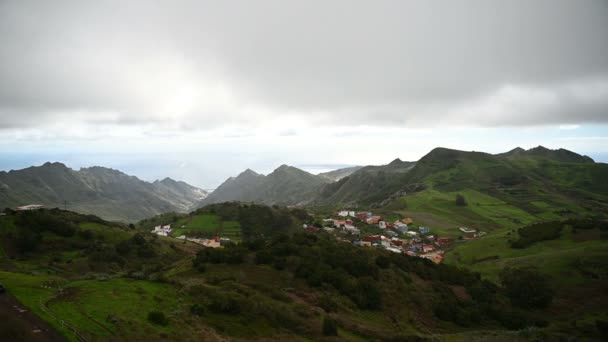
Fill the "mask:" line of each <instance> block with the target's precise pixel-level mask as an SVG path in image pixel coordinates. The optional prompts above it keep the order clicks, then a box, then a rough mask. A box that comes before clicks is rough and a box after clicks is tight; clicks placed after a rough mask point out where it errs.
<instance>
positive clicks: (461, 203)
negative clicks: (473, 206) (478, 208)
mask: <svg viewBox="0 0 608 342" xmlns="http://www.w3.org/2000/svg"><path fill="white" fill-rule="evenodd" d="M456 205H457V206H459V207H465V206H466V205H467V200H466V199H465V198H464V196H462V195H461V194H457V195H456Z"/></svg>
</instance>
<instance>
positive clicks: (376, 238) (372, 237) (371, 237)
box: [363, 235, 382, 242]
mask: <svg viewBox="0 0 608 342" xmlns="http://www.w3.org/2000/svg"><path fill="white" fill-rule="evenodd" d="M380 240H382V236H380V235H368V236H366V237H364V238H363V241H368V242H374V241H380Z"/></svg>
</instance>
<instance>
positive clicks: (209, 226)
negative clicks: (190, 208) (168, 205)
mask: <svg viewBox="0 0 608 342" xmlns="http://www.w3.org/2000/svg"><path fill="white" fill-rule="evenodd" d="M173 227H175V228H176V229H175V230H174V231H173V233H172V234H171V236H173V237H178V236H181V235H188V233H189V232H197V233H202V234H204V235H206V236H208V237H212V236H216V235H219V236H221V237H227V238H229V239H231V240H237V241H240V239H241V225H240V224H239V223H238V222H237V221H224V220H222V219H221V218H220V217H218V216H217V215H215V214H197V215H192V216H187V217H185V218H182V219H180V220H178V221H177V222H175V223H174V224H173Z"/></svg>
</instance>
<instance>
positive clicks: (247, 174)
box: [237, 168, 260, 177]
mask: <svg viewBox="0 0 608 342" xmlns="http://www.w3.org/2000/svg"><path fill="white" fill-rule="evenodd" d="M259 175H260V174H259V173H257V172H255V171H253V170H252V169H249V168H248V169H247V170H245V171H243V172H241V173H240V174H239V175H238V176H237V177H251V176H259Z"/></svg>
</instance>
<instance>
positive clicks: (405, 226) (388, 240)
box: [303, 210, 485, 264]
mask: <svg viewBox="0 0 608 342" xmlns="http://www.w3.org/2000/svg"><path fill="white" fill-rule="evenodd" d="M333 216H334V217H338V218H325V219H322V224H317V225H308V224H304V225H303V229H305V230H307V231H309V232H321V231H323V232H327V233H329V234H332V235H335V236H336V238H337V239H338V240H340V241H344V242H349V243H352V244H353V245H355V246H361V247H375V248H381V249H385V250H387V251H390V252H394V253H403V254H407V255H409V256H412V257H420V258H425V259H428V260H431V261H432V262H434V263H437V264H438V263H441V261H442V260H443V254H444V252H445V250H446V249H447V248H448V247H450V246H451V245H452V244H453V243H455V242H456V239H455V238H453V237H444V236H439V235H437V234H436V233H433V232H432V231H431V229H430V228H429V227H426V226H419V225H416V224H415V223H414V220H413V219H411V218H403V219H399V220H395V221H393V222H389V221H388V220H384V219H383V217H382V216H379V215H374V214H373V213H371V212H367V211H366V212H355V211H353V210H340V211H338V212H335V213H334V215H333ZM370 228H371V229H370ZM366 231H367V232H369V231H376V232H374V233H365V232H366ZM459 231H460V232H461V233H462V235H461V239H462V240H471V239H476V238H478V237H480V236H483V235H485V232H480V231H478V230H476V229H472V228H466V227H461V228H459Z"/></svg>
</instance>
